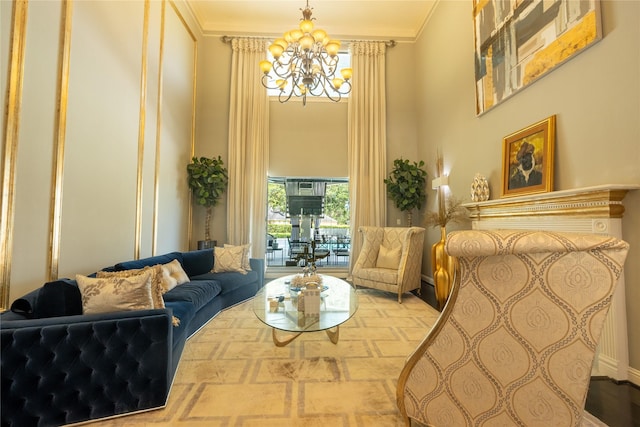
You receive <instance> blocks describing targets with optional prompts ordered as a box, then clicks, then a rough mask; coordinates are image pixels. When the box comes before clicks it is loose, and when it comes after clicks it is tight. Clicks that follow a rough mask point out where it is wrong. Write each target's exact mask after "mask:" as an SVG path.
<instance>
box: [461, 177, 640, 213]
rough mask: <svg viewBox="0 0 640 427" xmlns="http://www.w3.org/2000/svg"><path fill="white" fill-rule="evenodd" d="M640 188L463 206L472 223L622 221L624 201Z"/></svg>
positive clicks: (584, 190)
mask: <svg viewBox="0 0 640 427" xmlns="http://www.w3.org/2000/svg"><path fill="white" fill-rule="evenodd" d="M636 189H640V185H600V186H594V187H585V188H578V189H574V190H563V191H552V192H549V193H541V194H532V195H527V196H520V197H510V198H508V199H497V200H487V201H484V202H472V203H465V204H463V206H464V207H466V208H467V209H468V210H469V214H470V215H469V216H470V218H471V220H479V219H490V218H505V217H508V218H513V217H529V218H531V217H540V216H575V217H589V218H622V216H623V214H624V205H623V203H622V200H623V199H624V197H625V195H626V194H627V192H628V191H630V190H636Z"/></svg>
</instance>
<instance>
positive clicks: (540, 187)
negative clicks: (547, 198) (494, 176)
mask: <svg viewBox="0 0 640 427" xmlns="http://www.w3.org/2000/svg"><path fill="white" fill-rule="evenodd" d="M555 133H556V116H555V115H553V116H551V117H547V118H546V119H544V120H541V121H539V122H537V123H534V124H532V125H531V126H527V127H526V128H524V129H522V130H519V131H517V132H514V133H512V134H511V135H507V136H505V137H504V139H503V142H502V194H501V197H512V196H520V195H523V194H534V193H546V192H549V191H552V190H553V165H554V159H553V154H554V145H555Z"/></svg>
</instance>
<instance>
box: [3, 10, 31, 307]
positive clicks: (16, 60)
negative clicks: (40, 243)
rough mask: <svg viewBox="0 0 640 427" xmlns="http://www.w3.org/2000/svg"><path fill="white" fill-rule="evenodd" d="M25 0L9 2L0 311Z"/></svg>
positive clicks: (9, 242)
mask: <svg viewBox="0 0 640 427" xmlns="http://www.w3.org/2000/svg"><path fill="white" fill-rule="evenodd" d="M28 6H29V2H28V0H15V1H14V2H13V15H12V22H11V42H10V44H9V46H10V48H11V57H10V60H9V74H8V81H9V84H8V87H7V94H6V100H5V105H6V108H7V111H6V113H5V114H6V121H5V128H4V130H3V133H4V135H3V136H4V138H3V139H4V149H3V159H2V164H3V165H2V166H3V169H2V171H3V173H2V203H1V207H0V210H1V213H0V220H1V223H2V226H1V227H0V309H3V310H4V309H6V308H7V307H8V306H9V289H10V281H11V254H12V248H13V231H12V230H13V217H14V213H15V172H16V171H15V170H16V156H17V150H18V138H19V135H18V134H19V128H20V127H19V126H20V114H21V106H22V84H23V79H24V53H25V44H26V36H25V34H26V30H27V10H28Z"/></svg>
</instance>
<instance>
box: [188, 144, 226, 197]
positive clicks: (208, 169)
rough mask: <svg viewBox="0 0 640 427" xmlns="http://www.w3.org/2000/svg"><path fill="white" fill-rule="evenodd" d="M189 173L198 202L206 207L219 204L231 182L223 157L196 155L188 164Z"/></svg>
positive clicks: (190, 185)
mask: <svg viewBox="0 0 640 427" xmlns="http://www.w3.org/2000/svg"><path fill="white" fill-rule="evenodd" d="M187 173H188V175H189V188H190V189H191V190H192V191H193V195H194V196H195V201H196V203H197V204H199V205H201V206H205V207H211V206H215V205H216V204H218V200H220V196H222V193H224V192H225V190H226V189H227V184H228V183H229V176H228V174H227V168H225V167H224V162H223V161H222V158H221V157H220V156H218V158H217V159H216V158H212V159H209V158H207V157H200V158H197V157H194V158H192V159H191V163H189V164H188V165H187Z"/></svg>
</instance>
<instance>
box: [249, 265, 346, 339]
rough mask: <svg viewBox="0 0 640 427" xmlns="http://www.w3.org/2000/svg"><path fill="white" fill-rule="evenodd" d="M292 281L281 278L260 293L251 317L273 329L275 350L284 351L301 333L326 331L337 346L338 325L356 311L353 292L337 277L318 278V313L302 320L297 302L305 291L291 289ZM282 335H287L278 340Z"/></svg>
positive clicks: (324, 276) (287, 278)
mask: <svg viewBox="0 0 640 427" xmlns="http://www.w3.org/2000/svg"><path fill="white" fill-rule="evenodd" d="M294 277H295V275H291V276H285V277H280V278H278V279H275V280H272V281H270V282H269V283H267V284H266V285H265V286H264V287H263V288H262V289H260V290H259V291H258V293H257V294H256V296H255V297H254V299H253V311H254V313H255V314H256V316H257V317H258V319H260V320H261V321H262V322H264V323H265V324H266V325H268V326H271V328H273V329H272V337H273V342H274V343H275V345H276V346H278V347H284V346H285V345H287V344H289V343H290V342H291V341H293V340H295V339H296V338H298V337H299V336H300V334H302V333H303V332H317V331H325V332H326V334H327V336H328V337H329V339H330V340H331V342H332V343H334V344H337V342H338V338H339V336H340V325H341V324H342V323H344V322H346V321H347V320H349V319H350V318H351V316H353V315H354V314H355V312H356V310H357V309H358V297H357V295H356V290H355V288H354V287H353V286H351V285H350V284H349V283H347V282H345V281H344V280H342V279H338V278H337V277H333V276H327V275H324V274H323V275H320V277H321V278H322V283H321V284H320V287H319V291H320V298H319V310H318V312H317V314H315V313H313V314H312V315H311V316H309V313H307V316H305V314H304V313H303V312H299V311H298V299H299V298H300V295H301V293H302V292H303V290H304V289H302V288H299V287H296V286H293V285H291V280H292V279H293V278H294ZM278 331H280V332H278ZM281 332H286V333H289V334H288V335H285V336H283V337H282V338H280V337H279V335H280V334H281Z"/></svg>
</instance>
